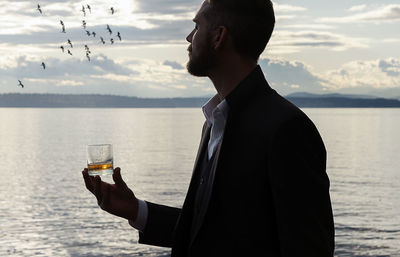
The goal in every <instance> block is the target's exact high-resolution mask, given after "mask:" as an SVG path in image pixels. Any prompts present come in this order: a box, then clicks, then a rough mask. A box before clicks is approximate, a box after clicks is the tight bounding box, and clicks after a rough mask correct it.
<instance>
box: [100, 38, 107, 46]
mask: <svg viewBox="0 0 400 257" xmlns="http://www.w3.org/2000/svg"><path fill="white" fill-rule="evenodd" d="M100 41H101V43H103V45H104V44H105V43H106V42H105V41H104V38H103V37H100Z"/></svg>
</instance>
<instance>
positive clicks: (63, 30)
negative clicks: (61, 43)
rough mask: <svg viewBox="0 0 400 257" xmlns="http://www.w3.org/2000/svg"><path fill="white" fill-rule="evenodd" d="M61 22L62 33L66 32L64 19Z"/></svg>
mask: <svg viewBox="0 0 400 257" xmlns="http://www.w3.org/2000/svg"><path fill="white" fill-rule="evenodd" d="M60 24H61V26H62V31H61V32H62V33H65V26H64V22H63V21H62V20H60Z"/></svg>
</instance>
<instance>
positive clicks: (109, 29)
mask: <svg viewBox="0 0 400 257" xmlns="http://www.w3.org/2000/svg"><path fill="white" fill-rule="evenodd" d="M107 30H108V32H110V35H111V34H112V30H111V28H110V26H109V25H108V24H107Z"/></svg>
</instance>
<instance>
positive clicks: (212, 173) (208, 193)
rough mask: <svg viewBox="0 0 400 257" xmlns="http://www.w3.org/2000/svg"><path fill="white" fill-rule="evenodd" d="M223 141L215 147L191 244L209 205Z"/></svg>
mask: <svg viewBox="0 0 400 257" xmlns="http://www.w3.org/2000/svg"><path fill="white" fill-rule="evenodd" d="M223 139H224V138H223V137H222V138H221V141H220V142H219V144H218V147H217V149H216V151H215V157H214V159H213V162H212V164H211V170H210V174H209V178H208V179H209V185H208V186H207V188H206V192H205V193H204V199H203V202H204V204H202V205H201V206H202V208H201V210H200V212H199V214H198V215H199V216H198V222H196V224H195V226H196V227H194V228H193V229H194V233H193V235H192V238H191V243H192V242H193V241H194V239H195V238H196V236H197V233H198V232H199V230H200V228H201V226H202V224H203V221H204V217H205V215H206V212H207V210H208V205H209V203H210V199H211V194H212V189H213V185H214V178H215V172H216V170H217V165H218V159H219V155H220V151H221V145H222V142H223ZM203 150H204V149H203Z"/></svg>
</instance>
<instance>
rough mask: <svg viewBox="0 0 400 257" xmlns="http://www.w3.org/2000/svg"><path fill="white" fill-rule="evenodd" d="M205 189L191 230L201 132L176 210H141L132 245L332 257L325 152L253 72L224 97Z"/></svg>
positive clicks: (189, 252) (294, 111) (181, 252)
mask: <svg viewBox="0 0 400 257" xmlns="http://www.w3.org/2000/svg"><path fill="white" fill-rule="evenodd" d="M226 100H227V103H228V105H229V115H228V119H227V123H226V127H225V132H224V136H223V139H222V142H221V144H220V145H219V148H218V149H217V151H216V155H215V159H214V163H213V165H212V169H211V179H212V182H213V183H212V187H210V188H209V190H208V192H207V193H206V203H207V204H205V206H204V208H203V209H202V210H200V213H199V215H200V222H197V225H196V226H195V227H191V225H192V218H193V204H194V200H195V197H194V196H195V193H196V188H197V185H198V183H199V174H198V173H199V163H201V162H199V160H200V159H201V158H202V157H201V156H202V154H204V152H205V148H206V147H207V142H206V141H207V139H208V134H209V128H207V126H206V125H205V126H204V127H203V132H202V140H201V143H200V147H199V151H198V154H197V158H196V163H195V166H194V171H193V174H192V179H191V182H190V186H189V190H188V193H187V195H186V198H185V201H184V204H183V206H182V208H172V207H167V206H163V205H158V204H154V203H150V202H148V207H149V215H148V220H147V224H146V228H145V230H144V231H143V233H142V232H140V234H139V243H146V244H152V245H158V246H168V247H172V256H173V257H183V256H219V257H220V256H273V257H275V256H285V257H286V256H287V257H289V256H290V257H294V256H304V257H313V256H315V257H325V256H333V252H334V225H333V216H332V208H331V202H330V196H329V179H328V176H327V174H326V170H325V169H326V151H325V147H324V144H323V142H322V139H321V137H320V135H319V133H318V131H317V129H316V127H315V126H314V124H313V122H312V121H311V120H310V119H309V118H308V117H307V116H306V115H305V114H304V113H303V112H302V111H301V110H300V109H298V108H297V107H296V106H294V105H293V104H292V103H290V102H288V101H287V100H286V99H284V98H283V97H281V96H280V95H279V94H277V93H276V92H275V91H274V90H272V89H271V88H270V87H269V85H268V83H267V81H266V80H265V78H264V75H263V73H262V71H261V68H260V67H259V66H257V68H255V70H254V71H253V72H252V73H250V74H249V75H248V76H247V77H246V78H245V79H244V80H243V81H242V82H241V83H240V84H239V85H238V86H237V87H236V88H235V89H234V90H233V91H232V92H231V93H230V94H229V95H228V96H227V97H226Z"/></svg>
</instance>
